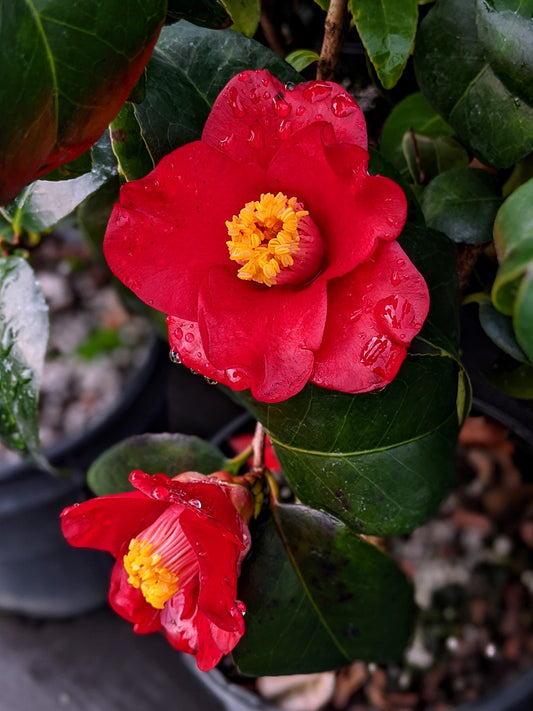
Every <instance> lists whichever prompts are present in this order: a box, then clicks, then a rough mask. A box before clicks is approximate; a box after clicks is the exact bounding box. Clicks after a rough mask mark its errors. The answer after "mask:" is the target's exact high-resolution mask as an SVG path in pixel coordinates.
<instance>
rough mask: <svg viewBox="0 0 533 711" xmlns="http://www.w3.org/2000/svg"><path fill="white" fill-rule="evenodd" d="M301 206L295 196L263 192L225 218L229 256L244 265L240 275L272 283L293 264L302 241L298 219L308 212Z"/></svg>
mask: <svg viewBox="0 0 533 711" xmlns="http://www.w3.org/2000/svg"><path fill="white" fill-rule="evenodd" d="M298 208H299V203H298V199H297V198H295V197H291V198H289V197H287V196H286V195H284V194H283V193H278V194H277V195H272V193H264V194H262V195H261V197H260V199H259V200H252V202H247V203H246V205H245V206H244V207H243V208H242V210H241V211H240V212H239V214H238V215H234V216H233V218H232V219H231V221H230V220H228V221H227V222H226V227H227V228H228V235H229V236H230V237H231V239H230V240H229V241H228V242H226V244H227V245H228V249H229V256H230V259H232V260H233V261H234V262H237V263H238V264H240V265H241V268H240V269H239V271H238V272H237V276H238V277H239V279H244V280H246V281H256V282H258V283H259V284H265V285H266V286H273V285H274V284H275V283H276V278H277V276H278V274H279V273H280V271H281V270H282V269H284V268H285V267H291V266H292V265H293V264H294V259H293V255H294V254H296V252H298V250H299V245H298V243H299V241H300V236H299V234H298V222H299V221H300V219H301V218H302V217H305V216H307V215H309V213H308V212H307V210H300V209H298Z"/></svg>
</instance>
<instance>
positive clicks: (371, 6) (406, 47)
mask: <svg viewBox="0 0 533 711" xmlns="http://www.w3.org/2000/svg"><path fill="white" fill-rule="evenodd" d="M350 6H351V10H352V14H353V18H354V21H355V25H356V27H357V31H358V33H359V36H360V37H361V40H362V42H363V44H364V46H365V49H366V51H367V53H368V56H369V58H370V61H371V62H372V64H373V65H374V68H375V70H376V72H377V75H378V77H379V80H380V81H381V83H382V84H383V86H384V87H385V89H392V87H393V86H394V85H395V84H396V83H397V81H398V79H399V78H400V77H401V75H402V72H403V70H404V68H405V65H406V64H407V60H408V58H409V54H410V53H411V49H412V47H413V42H414V39H415V34H416V25H417V22H418V6H417V3H416V0H377V1H376V0H351V3H350Z"/></svg>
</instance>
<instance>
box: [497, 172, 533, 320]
mask: <svg viewBox="0 0 533 711" xmlns="http://www.w3.org/2000/svg"><path fill="white" fill-rule="evenodd" d="M494 246H495V247H496V253H497V255H498V262H499V268H498V272H497V274H496V278H495V280H494V285H493V287H492V294H491V297H492V303H493V304H494V306H495V307H496V308H497V309H498V311H501V312H502V313H504V314H507V315H508V316H512V315H513V311H514V305H515V299H516V295H517V292H518V288H519V286H520V282H521V280H522V279H523V277H524V275H525V274H526V272H527V271H528V270H530V269H531V265H533V179H531V180H528V182H527V183H524V184H523V185H522V186H521V187H520V188H518V190H515V192H514V193H512V194H511V195H510V196H509V197H508V198H507V200H506V201H505V202H504V203H503V205H502V206H501V208H500V209H499V211H498V214H497V216H496V221H495V223H494Z"/></svg>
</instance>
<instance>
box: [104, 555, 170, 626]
mask: <svg viewBox="0 0 533 711" xmlns="http://www.w3.org/2000/svg"><path fill="white" fill-rule="evenodd" d="M109 603H110V605H111V607H112V608H113V609H114V610H115V612H116V613H117V614H119V615H120V616H121V617H123V618H124V619H125V620H128V622H133V625H134V627H133V631H134V632H137V633H138V634H148V633H149V632H158V631H159V630H160V629H161V620H160V611H159V610H156V609H155V607H152V606H151V605H150V604H149V603H148V602H146V600H145V599H144V596H143V594H142V592H141V591H140V590H138V589H137V588H134V587H133V585H130V584H129V583H128V574H127V573H126V571H125V570H124V565H123V563H122V560H117V562H116V563H115V567H114V568H113V573H112V575H111V588H110V590H109Z"/></svg>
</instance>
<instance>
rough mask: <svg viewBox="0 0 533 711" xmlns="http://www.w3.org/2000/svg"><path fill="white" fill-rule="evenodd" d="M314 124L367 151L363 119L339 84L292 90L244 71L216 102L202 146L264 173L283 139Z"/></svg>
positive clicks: (261, 74)
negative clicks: (329, 127) (330, 128)
mask: <svg viewBox="0 0 533 711" xmlns="http://www.w3.org/2000/svg"><path fill="white" fill-rule="evenodd" d="M317 121H319V122H320V121H327V122H328V123H331V124H332V126H333V127H334V129H335V135H336V136H337V140H338V141H340V142H343V143H352V144H355V145H357V146H361V147H362V148H366V146H367V135H366V124H365V119H364V115H363V113H362V111H361V109H360V108H359V107H358V106H357V104H356V103H355V101H354V100H353V99H352V97H351V96H350V95H349V94H348V93H347V92H346V91H344V90H343V89H342V87H340V86H339V85H338V84H334V83H332V82H315V81H312V82H305V83H303V84H298V85H296V86H294V87H293V88H292V90H291V89H289V88H287V87H286V86H285V84H283V83H282V82H280V81H279V80H278V79H276V78H275V77H273V76H272V75H271V74H270V72H267V71H265V70H263V69H259V70H257V71H246V72H241V74H238V75H237V76H236V77H233V79H232V80H231V81H230V82H229V83H228V84H227V85H226V87H225V88H224V89H223V90H222V92H221V93H220V94H219V96H218V97H217V99H216V101H215V103H214V104H213V108H212V110H211V113H210V114H209V117H208V119H207V122H206V124H205V127H204V130H203V133H202V141H205V142H206V143H209V144H210V145H211V146H214V147H215V148H218V149H220V150H222V151H224V152H225V153H226V155H228V156H230V157H231V158H232V159H233V160H236V161H239V162H241V163H243V164H245V165H246V164H250V163H251V164H256V165H258V166H261V167H263V168H266V166H267V165H268V163H269V161H270V159H271V158H272V156H273V155H274V153H275V152H276V151H277V150H278V148H279V147H280V145H281V144H282V143H283V141H284V140H285V139H287V138H289V137H290V136H292V135H293V134H294V133H296V132H297V131H299V130H300V129H302V128H305V127H306V126H309V125H310V124H312V123H315V122H317Z"/></svg>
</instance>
